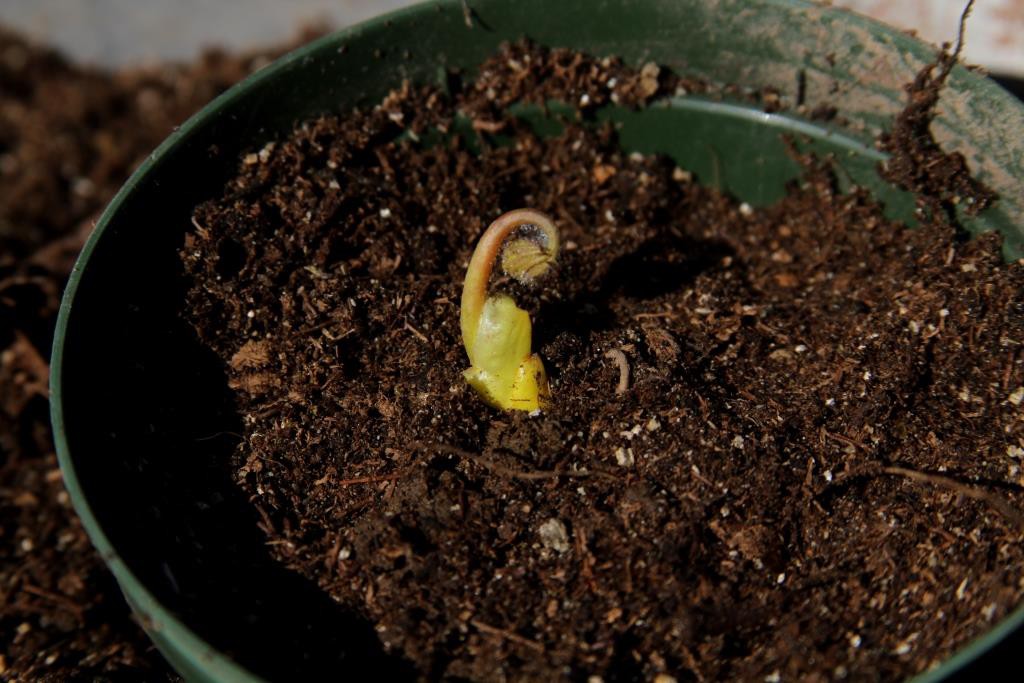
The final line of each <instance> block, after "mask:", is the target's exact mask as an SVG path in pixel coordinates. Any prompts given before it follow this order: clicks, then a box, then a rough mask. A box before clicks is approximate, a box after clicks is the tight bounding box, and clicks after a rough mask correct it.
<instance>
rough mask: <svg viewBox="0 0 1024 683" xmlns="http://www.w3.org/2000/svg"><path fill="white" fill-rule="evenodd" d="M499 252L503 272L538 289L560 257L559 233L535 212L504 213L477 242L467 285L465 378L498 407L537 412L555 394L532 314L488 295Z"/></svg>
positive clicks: (507, 299)
mask: <svg viewBox="0 0 1024 683" xmlns="http://www.w3.org/2000/svg"><path fill="white" fill-rule="evenodd" d="M502 247H504V248H502ZM499 252H500V254H501V269H502V271H504V273H505V274H506V275H508V276H509V277H512V278H514V279H516V280H518V281H519V282H521V283H523V284H526V285H532V284H533V283H534V282H535V281H536V280H537V278H539V277H540V276H541V275H543V274H544V273H546V272H547V271H548V269H549V268H550V267H551V264H553V263H554V262H555V257H557V256H558V229H557V228H556V227H555V224H554V223H553V222H552V220H551V219H550V218H548V217H547V216H545V215H544V214H543V213H541V212H540V211H536V210H534V209H516V210H515V211H509V212H508V213H505V214H502V215H501V216H499V217H498V218H497V219H496V220H495V221H494V222H493V223H491V225H490V227H488V228H487V230H486V231H485V232H484V234H483V236H482V237H481V238H480V241H479V242H478V243H477V245H476V250H475V251H474V252H473V258H471V259H470V261H469V268H468V269H467V270H466V279H465V282H463V285H462V311H461V314H460V323H461V325H462V342H463V343H464V344H465V345H466V353H467V354H469V363H470V365H471V367H470V368H469V369H468V370H466V371H465V372H464V373H463V376H464V377H465V378H466V381H467V382H469V385H470V386H471V387H473V388H474V389H476V390H477V391H478V392H479V393H480V394H481V395H482V396H483V397H484V399H485V400H487V402H488V403H490V404H492V405H494V406H496V407H498V408H502V409H505V410H508V409H515V410H526V411H534V410H537V409H539V408H541V407H542V406H543V405H544V404H545V403H546V402H547V399H548V398H549V397H550V395H551V391H550V389H549V387H548V378H547V373H546V372H545V371H544V364H543V363H542V362H541V360H540V356H538V355H537V354H536V353H532V352H531V336H532V325H531V323H530V315H529V314H528V313H527V312H526V311H524V310H523V309H521V308H519V307H518V306H517V305H516V302H515V301H513V300H512V297H510V296H508V295H506V294H491V295H488V293H487V284H488V282H489V281H490V278H491V271H493V270H494V264H495V261H497V259H498V255H499Z"/></svg>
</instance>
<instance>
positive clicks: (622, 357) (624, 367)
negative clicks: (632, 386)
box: [604, 349, 629, 394]
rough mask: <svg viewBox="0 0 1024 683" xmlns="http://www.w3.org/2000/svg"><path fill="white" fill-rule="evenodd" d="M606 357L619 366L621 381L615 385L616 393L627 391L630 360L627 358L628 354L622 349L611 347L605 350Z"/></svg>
mask: <svg viewBox="0 0 1024 683" xmlns="http://www.w3.org/2000/svg"><path fill="white" fill-rule="evenodd" d="M604 357H605V358H610V359H612V360H613V361H615V364H616V365H617V366H618V367H619V383H618V384H617V385H616V386H615V393H616V394H624V393H626V390H627V389H629V361H628V360H626V354H624V353H623V352H622V351H621V350H620V349H609V350H608V351H607V352H605V354H604Z"/></svg>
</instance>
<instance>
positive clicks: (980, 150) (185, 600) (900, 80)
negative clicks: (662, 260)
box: [51, 0, 1024, 681]
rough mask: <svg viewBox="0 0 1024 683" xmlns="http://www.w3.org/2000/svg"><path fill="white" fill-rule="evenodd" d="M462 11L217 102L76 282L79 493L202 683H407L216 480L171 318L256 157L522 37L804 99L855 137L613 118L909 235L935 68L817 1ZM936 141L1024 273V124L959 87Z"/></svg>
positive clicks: (198, 384)
mask: <svg viewBox="0 0 1024 683" xmlns="http://www.w3.org/2000/svg"><path fill="white" fill-rule="evenodd" d="M469 4H470V6H471V7H472V13H471V16H470V17H469V18H468V19H467V15H466V13H465V11H464V7H463V3H462V2H459V1H458V0H443V1H441V2H429V3H425V4H423V5H419V6H416V7H412V8H409V9H407V10H403V11H399V12H396V13H393V14H390V15H388V16H385V17H381V18H379V19H376V20H374V21H370V22H367V23H365V24H361V25H359V26H356V27H354V28H351V29H347V30H345V31H341V32H339V33H336V34H334V35H331V36H328V37H326V38H323V39H321V40H318V41H316V42H315V43H312V44H310V45H308V46H306V47H304V48H302V49H300V50H297V51H295V52H293V53H292V54H290V55H288V56H287V57H284V58H282V59H280V60H278V61H277V62H275V63H274V64H272V65H271V66H269V67H267V68H265V69H263V70H261V71H260V72H259V73H257V74H255V75H254V76H252V77H251V78H249V79H248V80H246V81H245V82H244V83H242V84H241V85H238V86H237V87H235V88H233V89H232V90H230V91H229V92H228V93H226V94H225V95H223V96H222V97H220V98H218V99H217V100H215V101H214V102H212V103H211V104H210V105H209V106H207V107H206V108H205V109H203V110H202V111H201V112H199V113H198V114H197V115H196V116H194V117H193V118H192V119H190V120H189V121H188V122H187V123H186V124H185V125H183V126H182V127H181V129H180V130H178V131H176V132H175V133H174V134H173V135H171V136H170V137H169V138H168V139H167V141H166V142H164V143H163V144H162V145H161V146H160V147H159V148H158V149H157V150H156V151H155V152H154V153H153V154H152V156H151V157H150V158H149V159H148V160H147V161H146V162H145V163H144V164H142V166H141V167H140V168H139V170H138V171H137V172H136V173H135V174H134V175H133V176H132V177H131V179H130V180H129V181H128V182H127V183H126V184H125V186H124V188H123V189H122V190H121V192H120V193H119V194H118V195H117V197H116V198H115V199H114V200H113V202H111V204H110V206H109V207H108V208H107V210H106V212H105V213H104V214H103V216H102V218H101V219H100V221H99V223H98V224H97V226H96V230H95V231H94V233H93V235H92V237H91V238H90V240H89V242H88V244H87V245H86V247H85V249H84V250H83V252H82V255H81V257H80V259H79V261H78V264H77V266H76V267H75V270H74V272H73V273H72V276H71V280H70V283H69V284H68V288H67V291H66V293H65V296H64V302H63V305H62V307H61V311H60V318H59V321H58V326H57V334H56V340H55V342H54V350H53V371H52V373H53V374H52V377H51V387H52V392H53V393H52V405H53V426H54V433H55V437H56V445H57V452H58V454H59V457H60V463H61V467H62V468H63V471H64V477H65V482H66V485H67V487H68V490H69V492H70V494H71V499H72V501H73V502H74V505H75V509H76V510H77V511H78V513H79V515H80V516H81V518H82V521H83V523H84V525H85V528H86V530H87V531H88V533H89V535H90V537H91V538H92V540H93V542H94V543H95V545H96V547H97V548H98V549H99V551H100V553H101V554H102V556H103V559H104V560H105V561H106V563H107V564H108V566H109V567H110V569H111V570H112V571H113V573H114V575H115V576H116V578H117V580H118V582H119V583H120V585H121V588H122V590H123V591H124V594H125V597H126V598H127V599H128V602H129V603H130V604H131V606H132V608H133V609H134V610H135V612H136V613H137V614H138V616H139V617H140V620H141V622H142V623H143V624H144V626H145V627H146V629H147V631H148V632H149V634H150V636H151V637H152V639H153V641H154V642H155V643H156V645H157V646H158V647H159V648H160V650H161V651H162V652H163V653H164V654H165V655H166V657H167V659H168V660H170V662H171V663H172V664H173V665H174V667H175V668H176V669H177V670H178V671H179V672H181V673H182V674H183V675H184V676H185V677H186V678H187V679H189V680H192V681H256V680H261V679H265V680H317V679H323V678H331V679H334V678H342V677H345V678H353V679H356V680H359V679H362V678H365V677H368V676H371V675H372V676H374V677H377V678H381V677H383V678H384V679H385V680H391V679H402V678H405V677H408V675H409V674H410V671H411V669H410V668H409V666H408V664H407V663H406V662H403V661H402V660H400V659H397V658H393V657H389V656H387V655H385V654H384V653H383V652H382V650H381V647H380V645H379V644H378V642H377V638H376V637H375V634H374V632H373V629H372V627H371V626H370V625H369V624H368V623H366V622H365V621H363V620H362V619H361V618H360V617H358V616H356V615H353V614H350V613H347V612H345V611H344V610H342V609H341V608H340V607H339V606H338V605H336V604H335V603H334V602H333V601H331V600H330V599H329V598H328V597H327V596H326V595H324V594H323V593H321V592H320V591H318V590H317V589H316V588H315V587H313V586H310V585H309V584H308V583H307V582H306V581H304V580H303V579H301V578H299V577H298V576H295V575H293V574H291V573H289V572H288V571H285V570H284V569H282V568H281V567H280V566H278V565H277V564H276V563H275V562H274V561H273V560H271V559H270V557H269V556H268V553H267V550H266V546H265V545H264V539H263V538H262V533H261V532H260V531H258V530H257V526H256V519H255V514H254V512H253V510H252V509H251V507H250V506H249V505H248V504H247V502H246V501H245V500H244V498H243V497H242V496H241V494H240V492H239V491H238V490H237V489H236V488H235V487H234V485H233V484H232V482H231V481H229V478H228V476H227V474H226V473H225V472H224V471H223V470H222V468H221V467H219V466H218V465H217V463H218V462H222V461H223V458H225V457H226V455H227V454H228V453H229V452H230V451H231V450H232V448H233V447H234V444H235V443H236V441H235V440H236V438H237V437H236V436H235V435H237V433H239V432H240V431H241V428H240V426H239V422H240V420H239V417H238V416H237V414H235V412H234V411H233V409H232V402H231V396H230V394H229V392H228V389H227V382H226V381H225V378H224V374H223V370H222V367H221V365H220V363H219V362H218V360H217V359H216V358H214V357H213V356H212V355H211V354H210V353H209V352H208V351H206V350H204V349H203V348H202V347H201V346H200V345H199V344H198V343H197V341H196V340H195V338H194V335H193V334H192V333H191V331H190V330H189V329H188V327H187V325H186V324H185V323H184V322H183V321H182V318H181V316H180V311H181V307H182V301H183V291H184V281H183V277H182V273H181V265H180V263H179V259H178V256H177V250H178V249H179V248H180V247H181V245H182V244H183V236H184V233H185V232H186V230H187V229H188V227H189V216H190V212H191V210H192V208H193V207H194V206H195V205H196V204H197V203H199V202H200V201H202V200H204V199H206V198H209V197H212V196H216V195H217V194H218V193H219V191H220V189H221V187H222V186H223V183H224V182H225V181H226V179H227V178H228V177H229V176H230V174H231V173H232V170H233V168H234V165H235V163H236V159H237V158H238V155H239V154H240V153H242V152H243V151H244V150H249V149H252V148H254V147H257V146H259V145H261V144H262V143H263V142H265V141H266V140H268V139H271V138H273V137H275V136H278V135H281V134H283V133H286V132H287V131H289V130H290V129H291V127H292V126H293V124H295V123H296V122H297V121H299V120H302V119H304V118H307V117H310V116H313V115H315V114H317V113H321V112H336V111H339V110H345V109H348V108H350V107H352V106H354V105H357V104H371V103H373V102H375V101H376V100H378V99H379V98H380V97H381V96H382V95H384V93H385V92H386V91H387V90H388V89H390V88H393V87H396V86H398V85H399V84H400V83H401V81H402V79H405V78H410V79H413V80H416V81H421V82H436V81H437V79H439V78H443V74H444V70H445V69H449V68H459V69H464V70H467V71H469V72H471V71H472V68H473V66H474V65H475V64H477V63H479V62H480V61H481V60H482V59H483V58H484V57H486V56H488V55H489V54H491V53H493V52H494V50H495V49H496V48H497V47H498V45H499V43H500V42H501V41H503V40H509V39H515V38H518V37H521V36H523V35H528V36H530V37H532V38H534V39H535V40H537V41H539V42H540V43H543V44H546V45H551V46H566V47H572V48H578V49H582V50H586V51H589V52H591V53H595V54H599V55H606V54H614V55H620V56H622V57H623V58H624V59H626V60H627V61H628V62H630V63H634V64H640V63H643V62H646V61H648V60H654V61H656V62H658V63H661V64H665V65H668V66H670V67H672V68H673V69H675V70H676V71H677V72H679V73H684V74H688V75H693V76H698V77H702V78H705V79H707V80H709V81H712V82H714V83H732V84H737V85H740V86H744V87H750V88H758V87H760V86H764V85H773V86H775V87H777V88H778V89H779V91H780V93H781V96H782V101H783V103H784V104H785V105H786V106H787V111H790V112H797V111H800V110H799V109H798V107H797V105H798V104H799V102H797V100H798V99H799V98H801V97H802V98H803V99H804V101H805V103H806V105H807V106H809V107H813V106H814V105H815V104H817V103H821V102H826V101H827V102H830V103H832V104H834V105H836V106H837V107H838V108H839V110H840V114H841V115H842V116H843V117H845V119H846V121H847V122H848V123H847V124H846V125H845V127H844V128H842V129H840V128H831V127H827V126H822V125H819V124H813V123H809V122H807V121H805V120H803V119H801V118H800V117H799V115H798V114H796V113H792V114H781V115H768V114H765V113H763V112H761V111H759V110H756V109H752V108H750V107H749V106H748V105H746V104H743V103H742V102H729V101H728V100H722V101H714V100H707V99H700V98H694V97H677V98H675V99H673V100H672V101H669V102H665V103H661V104H659V105H657V106H654V107H652V108H650V109H648V110H646V111H643V112H628V111H622V110H607V111H605V112H602V114H601V116H602V117H606V118H607V117H610V118H614V119H616V120H618V121H620V122H621V123H622V133H621V139H622V142H623V146H624V147H626V148H628V149H630V150H637V151H642V152H661V153H665V154H669V155H672V156H673V157H675V158H676V160H677V161H678V162H679V163H680V164H681V165H682V166H683V167H685V168H689V169H692V170H693V171H695V172H696V173H697V175H698V177H699V178H701V179H702V180H703V181H704V182H708V183H714V184H717V185H719V186H721V187H724V188H725V189H727V190H729V191H731V192H733V193H734V194H735V195H737V196H738V197H739V198H741V199H743V200H745V201H748V202H750V203H752V204H763V203H765V202H769V201H772V200H774V199H776V198H778V197H779V196H780V195H781V194H782V192H783V186H784V183H785V181H787V180H788V179H791V178H793V177H794V175H795V173H796V171H797V169H796V167H795V165H794V164H793V163H792V162H791V161H790V160H789V159H788V158H787V156H786V155H785V153H784V150H783V146H782V144H781V142H780V139H779V133H781V132H789V133H792V134H794V135H796V136H797V138H798V139H799V140H800V141H801V142H800V144H801V145H803V146H805V147H808V148H813V149H817V150H818V151H823V152H833V153H835V155H836V158H837V163H838V165H839V167H840V169H841V173H840V175H841V176H842V178H843V179H844V180H846V181H847V182H857V183H860V184H862V185H865V186H868V187H870V188H872V189H873V190H874V191H875V192H876V193H877V195H878V196H879V197H881V198H883V199H884V200H885V201H886V203H887V205H888V207H889V210H890V211H891V212H892V213H893V214H894V215H898V216H899V215H902V216H904V217H908V218H909V217H910V216H911V212H912V202H911V201H910V199H909V198H908V197H907V196H905V195H904V194H903V193H901V192H898V191H895V190H894V189H893V188H890V187H887V186H885V185H884V184H883V183H881V182H880V181H879V180H878V178H877V175H876V173H875V167H876V164H877V163H878V162H879V161H880V160H881V159H882V158H883V156H882V155H881V154H880V153H879V152H877V151H876V150H875V148H874V146H873V139H874V137H875V136H876V134H877V133H878V132H879V130H880V126H881V125H883V124H885V123H886V122H888V121H889V120H890V119H891V117H892V115H893V114H894V113H895V112H896V111H898V110H899V108H900V107H901V106H902V103H903V100H904V92H903V90H902V87H901V86H902V84H904V83H907V82H909V81H910V80H911V78H912V77H913V75H914V73H915V72H916V71H917V70H918V69H919V68H920V67H921V66H922V65H923V64H924V63H926V62H927V61H928V60H930V59H931V58H932V57H933V55H934V50H933V48H931V47H929V46H927V45H925V44H923V43H920V42H918V41H916V40H914V39H913V38H911V37H908V36H907V35H904V34H902V33H900V32H898V31H895V30H893V29H891V28H888V27H886V26H883V25H880V24H877V23H874V22H872V21H869V20H867V19H865V18H862V17H859V16H856V15H851V14H848V13H846V12H843V11H839V10H835V9H827V8H822V7H818V6H816V5H813V4H810V3H808V2H805V1H802V0H672V1H667V0H560V1H559V2H550V0H519V1H517V2H499V1H498V0H475V1H472V2H470V3H469ZM467 22H468V23H471V24H472V27H470V26H468V25H467ZM524 115H529V112H526V113H525V114H524ZM536 123H537V125H538V126H539V127H543V126H544V125H546V124H545V122H544V121H540V120H538V121H536ZM935 130H936V132H937V135H938V137H939V138H940V140H941V141H943V142H944V143H945V144H947V145H951V146H954V147H956V148H957V149H959V150H960V151H962V152H963V153H964V154H965V155H966V156H967V158H968V160H969V161H970V162H971V164H972V167H973V168H974V169H975V170H976V172H977V173H978V175H979V176H980V177H981V178H982V179H984V180H985V181H987V182H988V183H990V184H991V185H992V186H994V187H995V189H996V190H998V192H999V193H1000V194H1001V195H1002V197H1003V199H1002V201H1001V202H1000V203H999V204H998V205H997V206H996V207H994V208H992V209H990V210H988V211H987V212H986V213H984V214H983V215H981V216H980V217H978V218H977V219H975V220H972V221H970V222H969V223H968V225H969V227H970V228H971V229H972V230H984V229H993V228H994V229H998V230H1000V231H1001V232H1002V234H1003V235H1004V236H1005V238H1006V253H1007V256H1008V257H1017V256H1019V255H1020V254H1021V253H1022V248H1021V247H1022V242H1024V229H1022V226H1021V225H1020V224H1019V223H1017V222H1015V220H1016V218H1015V217H1017V216H1020V215H1024V214H1022V213H1021V208H1022V204H1024V202H1022V199H1024V198H1022V196H1021V192H1020V184H1019V183H1018V180H1017V179H1018V178H1020V177H1022V176H1021V164H1022V163H1024V149H1022V147H1024V143H1022V140H1021V135H1020V131H1022V130H1024V110H1022V108H1021V106H1020V105H1019V104H1018V103H1017V102H1016V101H1015V100H1013V99H1012V98H1011V97H1010V96H1009V95H1007V94H1006V93H1005V92H1003V91H1002V90H1001V89H1000V88H999V87H998V86H996V85H995V84H993V83H992V82H991V81H989V80H987V79H986V78H984V77H983V76H981V75H979V74H977V73H972V72H968V71H967V70H965V69H962V68H957V69H955V70H954V72H953V74H952V77H951V79H950V83H949V86H948V89H947V91H946V92H945V94H944V95H943V102H942V116H941V119H940V120H939V121H937V122H936V124H935ZM1022 622H1024V611H1022V610H1018V611H1016V612H1014V613H1013V614H1012V615H1011V616H1009V617H1008V618H1006V619H1005V620H1003V622H1002V623H1000V624H998V625H997V626H996V627H995V628H994V629H993V630H992V631H991V632H990V633H989V634H987V635H986V636H984V637H983V638H981V639H979V640H977V641H975V642H974V643H972V644H970V645H969V646H968V647H967V648H965V649H964V650H963V651H962V652H960V653H959V654H958V655H956V656H955V657H953V658H952V659H950V660H949V661H947V662H946V663H945V664H944V665H943V666H941V667H939V668H938V669H936V670H934V671H932V672H930V673H928V674H926V675H923V676H921V677H920V680H923V681H932V680H938V679H943V678H949V677H951V676H955V675H957V674H958V672H959V673H960V674H964V672H965V671H971V672H973V674H974V675H977V674H978V673H979V672H981V671H984V670H985V667H992V666H996V665H997V663H998V662H999V660H1000V657H1001V656H1002V657H1005V656H1007V653H1009V656H1012V655H1013V654H1015V652H1014V651H1013V650H1014V648H1015V647H1016V646H1019V645H1020V644H1021V642H1022V640H1024V638H1022V629H1021V628H1020V625H1021V623H1022ZM1000 653H1003V654H1002V655H1001V654H1000ZM964 667H974V668H973V669H969V668H968V669H965V668H964ZM979 667H980V668H979Z"/></svg>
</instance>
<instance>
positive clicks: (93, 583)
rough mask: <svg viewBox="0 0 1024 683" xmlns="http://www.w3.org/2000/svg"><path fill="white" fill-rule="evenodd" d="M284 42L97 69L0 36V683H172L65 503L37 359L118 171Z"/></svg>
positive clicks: (42, 366) (42, 362) (43, 362)
mask: <svg viewBox="0 0 1024 683" xmlns="http://www.w3.org/2000/svg"><path fill="white" fill-rule="evenodd" d="M290 47H292V46H282V47H279V48H274V49H270V50H264V51H261V52H258V53H252V54H246V55H237V56H235V55H227V54H224V53H221V52H217V51H210V52H208V53H206V54H205V55H203V56H202V57H200V58H199V59H197V60H196V61H195V62H194V63H191V64H181V65H169V64H161V65H155V66H152V67H149V68H143V69H130V70H124V71H120V72H115V73H111V72H105V71H100V70H97V69H90V68H84V67H80V66H77V65H74V64H71V63H69V62H67V61H66V60H65V59H64V58H62V57H61V56H60V55H58V54H57V53H55V52H53V51H51V50H48V49H45V48H42V47H39V46H36V45H33V44H31V43H29V42H27V41H26V40H25V39H24V38H23V37H21V36H20V35H18V34H16V33H13V32H10V31H7V30H6V29H3V28H2V27H0V680H10V681H77V680H88V681H108V680H126V681H138V680H146V681H160V680H172V679H173V680H177V676H175V675H174V674H173V672H172V671H171V669H170V667H169V666H168V665H167V663H166V662H165V661H164V659H163V658H162V657H161V656H160V654H159V653H158V652H157V651H156V650H155V649H154V648H153V646H152V644H151V643H150V642H149V640H148V639H147V638H146V636H145V635H144V633H143V632H142V629H141V628H139V626H138V625H137V624H136V623H135V622H134V621H133V620H132V618H131V616H130V613H129V610H128V606H127V605H126V604H125V602H124V599H123V598H122V597H121V593H120V591H119V590H118V588H117V585H116V583H115V582H114V578H113V576H112V575H111V574H110V573H109V572H108V571H107V570H106V568H105V567H104V565H103V562H102V561H101V559H100V557H99V555H98V554H97V553H96V551H95V550H94V549H93V547H92V544H91V543H90V542H89V539H88V537H87V536H86V534H85V531H84V529H83V528H82V525H81V523H80V522H79V520H78V517H77V516H76V515H75V513H74V511H73V510H72V508H71V502H70V499H69V497H68V494H67V492H66V491H65V490H64V486H63V483H62V480H61V473H60V470H59V469H58V467H57V459H56V456H55V454H54V448H53V438H52V434H51V432H50V420H49V410H48V392H47V381H48V374H49V367H48V360H47V359H48V357H49V351H50V347H51V344H52V339H53V336H52V335H53V328H54V324H55V320H56V315H57V308H58V306H59V304H60V295H61V291H62V290H63V287H64V284H65V283H66V281H67V276H68V273H70V271H71V266H72V264H73V262H74V259H75V257H76V256H77V254H78V251H79V250H80V249H81V246H82V244H83V242H84V240H85V238H86V237H87V236H88V234H89V232H90V231H91V229H92V226H93V223H94V221H95V218H96V217H97V215H98V214H99V212H100V210H101V209H102V208H103V206H104V205H105V204H106V203H107V202H108V201H109V200H110V198H111V197H112V196H113V195H114V193H115V192H116V191H117V189H118V188H119V187H120V185H121V184H122V183H123V182H124V180H125V179H126V178H127V176H128V174H129V173H130V172H131V170H132V169H133V168H134V167H135V166H136V165H137V164H138V163H139V162H140V161H141V160H142V159H144V158H145V155H147V154H149V152H150V151H152V149H153V148H154V147H156V145H158V144H159V143H160V141H161V140H163V139H164V138H165V137H166V136H167V135H168V134H169V133H170V132H171V130H172V128H173V126H174V125H176V124H178V123H180V122H182V121H183V120H184V119H185V118H186V117H188V116H189V115H190V114H191V113H192V112H194V111H195V110H196V109H198V108H199V107H201V106H202V105H204V104H205V103H206V102H208V101H209V100H210V99H211V98H213V97H214V96H216V95H217V94H218V93H220V92H221V91H223V90H224V89H226V88H227V87H228V86H230V85H232V84H233V83H235V82H236V81H238V80H239V79H241V78H242V77H244V76H246V75H248V74H249V73H251V72H252V71H253V70H254V69H256V68H258V67H259V66H261V65H263V64H266V63H267V61H268V60H270V59H273V58H274V57H276V56H278V55H279V54H281V53H282V52H283V51H285V50H287V49H290Z"/></svg>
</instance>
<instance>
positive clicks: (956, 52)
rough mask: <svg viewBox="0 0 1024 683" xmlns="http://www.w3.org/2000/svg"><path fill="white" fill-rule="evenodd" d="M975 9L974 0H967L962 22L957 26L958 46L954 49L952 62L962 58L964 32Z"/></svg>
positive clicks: (962, 13) (961, 17) (961, 14)
mask: <svg viewBox="0 0 1024 683" xmlns="http://www.w3.org/2000/svg"><path fill="white" fill-rule="evenodd" d="M973 9H974V0H967V5H966V6H964V11H963V12H961V13H960V23H959V25H958V27H957V34H956V48H954V49H953V59H952V60H951V61H952V62H954V63H955V62H956V61H957V59H959V58H960V52H961V50H963V48H964V32H965V30H966V28H967V19H968V17H970V16H971V10H973Z"/></svg>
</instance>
